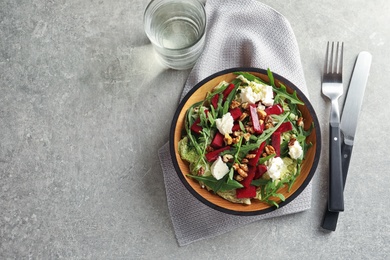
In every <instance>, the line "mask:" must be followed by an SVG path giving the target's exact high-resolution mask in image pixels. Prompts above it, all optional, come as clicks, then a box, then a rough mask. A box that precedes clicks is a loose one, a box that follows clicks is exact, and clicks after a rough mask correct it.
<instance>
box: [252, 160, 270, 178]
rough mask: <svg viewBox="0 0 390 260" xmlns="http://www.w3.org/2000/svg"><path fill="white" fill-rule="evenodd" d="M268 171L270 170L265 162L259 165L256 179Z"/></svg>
mask: <svg viewBox="0 0 390 260" xmlns="http://www.w3.org/2000/svg"><path fill="white" fill-rule="evenodd" d="M267 171H268V169H267V166H265V165H264V164H259V165H257V167H256V172H255V177H254V178H253V179H254V180H256V179H258V178H261V176H263V174H264V173H266V172H267Z"/></svg>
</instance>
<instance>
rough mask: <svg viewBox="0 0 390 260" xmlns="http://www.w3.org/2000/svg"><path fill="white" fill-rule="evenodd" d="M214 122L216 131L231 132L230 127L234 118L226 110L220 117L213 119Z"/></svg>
mask: <svg viewBox="0 0 390 260" xmlns="http://www.w3.org/2000/svg"><path fill="white" fill-rule="evenodd" d="M215 124H216V125H217V129H218V131H219V132H220V133H221V134H223V135H225V134H231V133H233V131H232V128H233V125H234V119H233V117H232V115H231V114H230V112H227V113H226V114H224V115H223V116H222V118H217V119H215Z"/></svg>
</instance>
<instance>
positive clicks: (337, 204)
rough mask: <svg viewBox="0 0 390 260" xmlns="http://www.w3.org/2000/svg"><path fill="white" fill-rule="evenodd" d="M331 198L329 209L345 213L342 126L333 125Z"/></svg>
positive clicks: (330, 177)
mask: <svg viewBox="0 0 390 260" xmlns="http://www.w3.org/2000/svg"><path fill="white" fill-rule="evenodd" d="M329 133H330V134H329V137H330V140H329V143H330V149H329V158H330V160H329V161H330V172H329V198H328V209H329V211H332V212H340V211H344V192H343V176H342V168H341V138H340V125H339V124H333V125H332V124H331V125H330V131H329Z"/></svg>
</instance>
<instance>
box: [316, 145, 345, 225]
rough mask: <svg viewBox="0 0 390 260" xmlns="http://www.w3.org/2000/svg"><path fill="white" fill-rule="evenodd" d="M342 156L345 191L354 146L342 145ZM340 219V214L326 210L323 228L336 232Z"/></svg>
mask: <svg viewBox="0 0 390 260" xmlns="http://www.w3.org/2000/svg"><path fill="white" fill-rule="evenodd" d="M341 154H342V155H343V159H342V165H343V187H344V189H345V183H346V180H347V174H348V168H349V161H350V160H351V154H352V145H348V144H346V143H345V142H343V143H342V144H341ZM338 218H339V212H331V211H329V210H328V208H326V210H325V215H324V219H323V220H322V228H324V229H327V230H330V231H335V230H336V227H337V220H338Z"/></svg>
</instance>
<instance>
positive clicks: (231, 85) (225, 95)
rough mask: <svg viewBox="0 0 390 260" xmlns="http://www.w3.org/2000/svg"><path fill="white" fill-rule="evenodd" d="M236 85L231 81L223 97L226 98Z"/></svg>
mask: <svg viewBox="0 0 390 260" xmlns="http://www.w3.org/2000/svg"><path fill="white" fill-rule="evenodd" d="M235 87H236V86H235V85H234V84H233V83H230V84H229V86H228V87H227V88H226V89H225V90H224V91H223V93H222V94H223V99H224V100H225V99H226V98H227V97H228V96H229V94H230V92H232V90H233V89H234V88H235Z"/></svg>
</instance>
